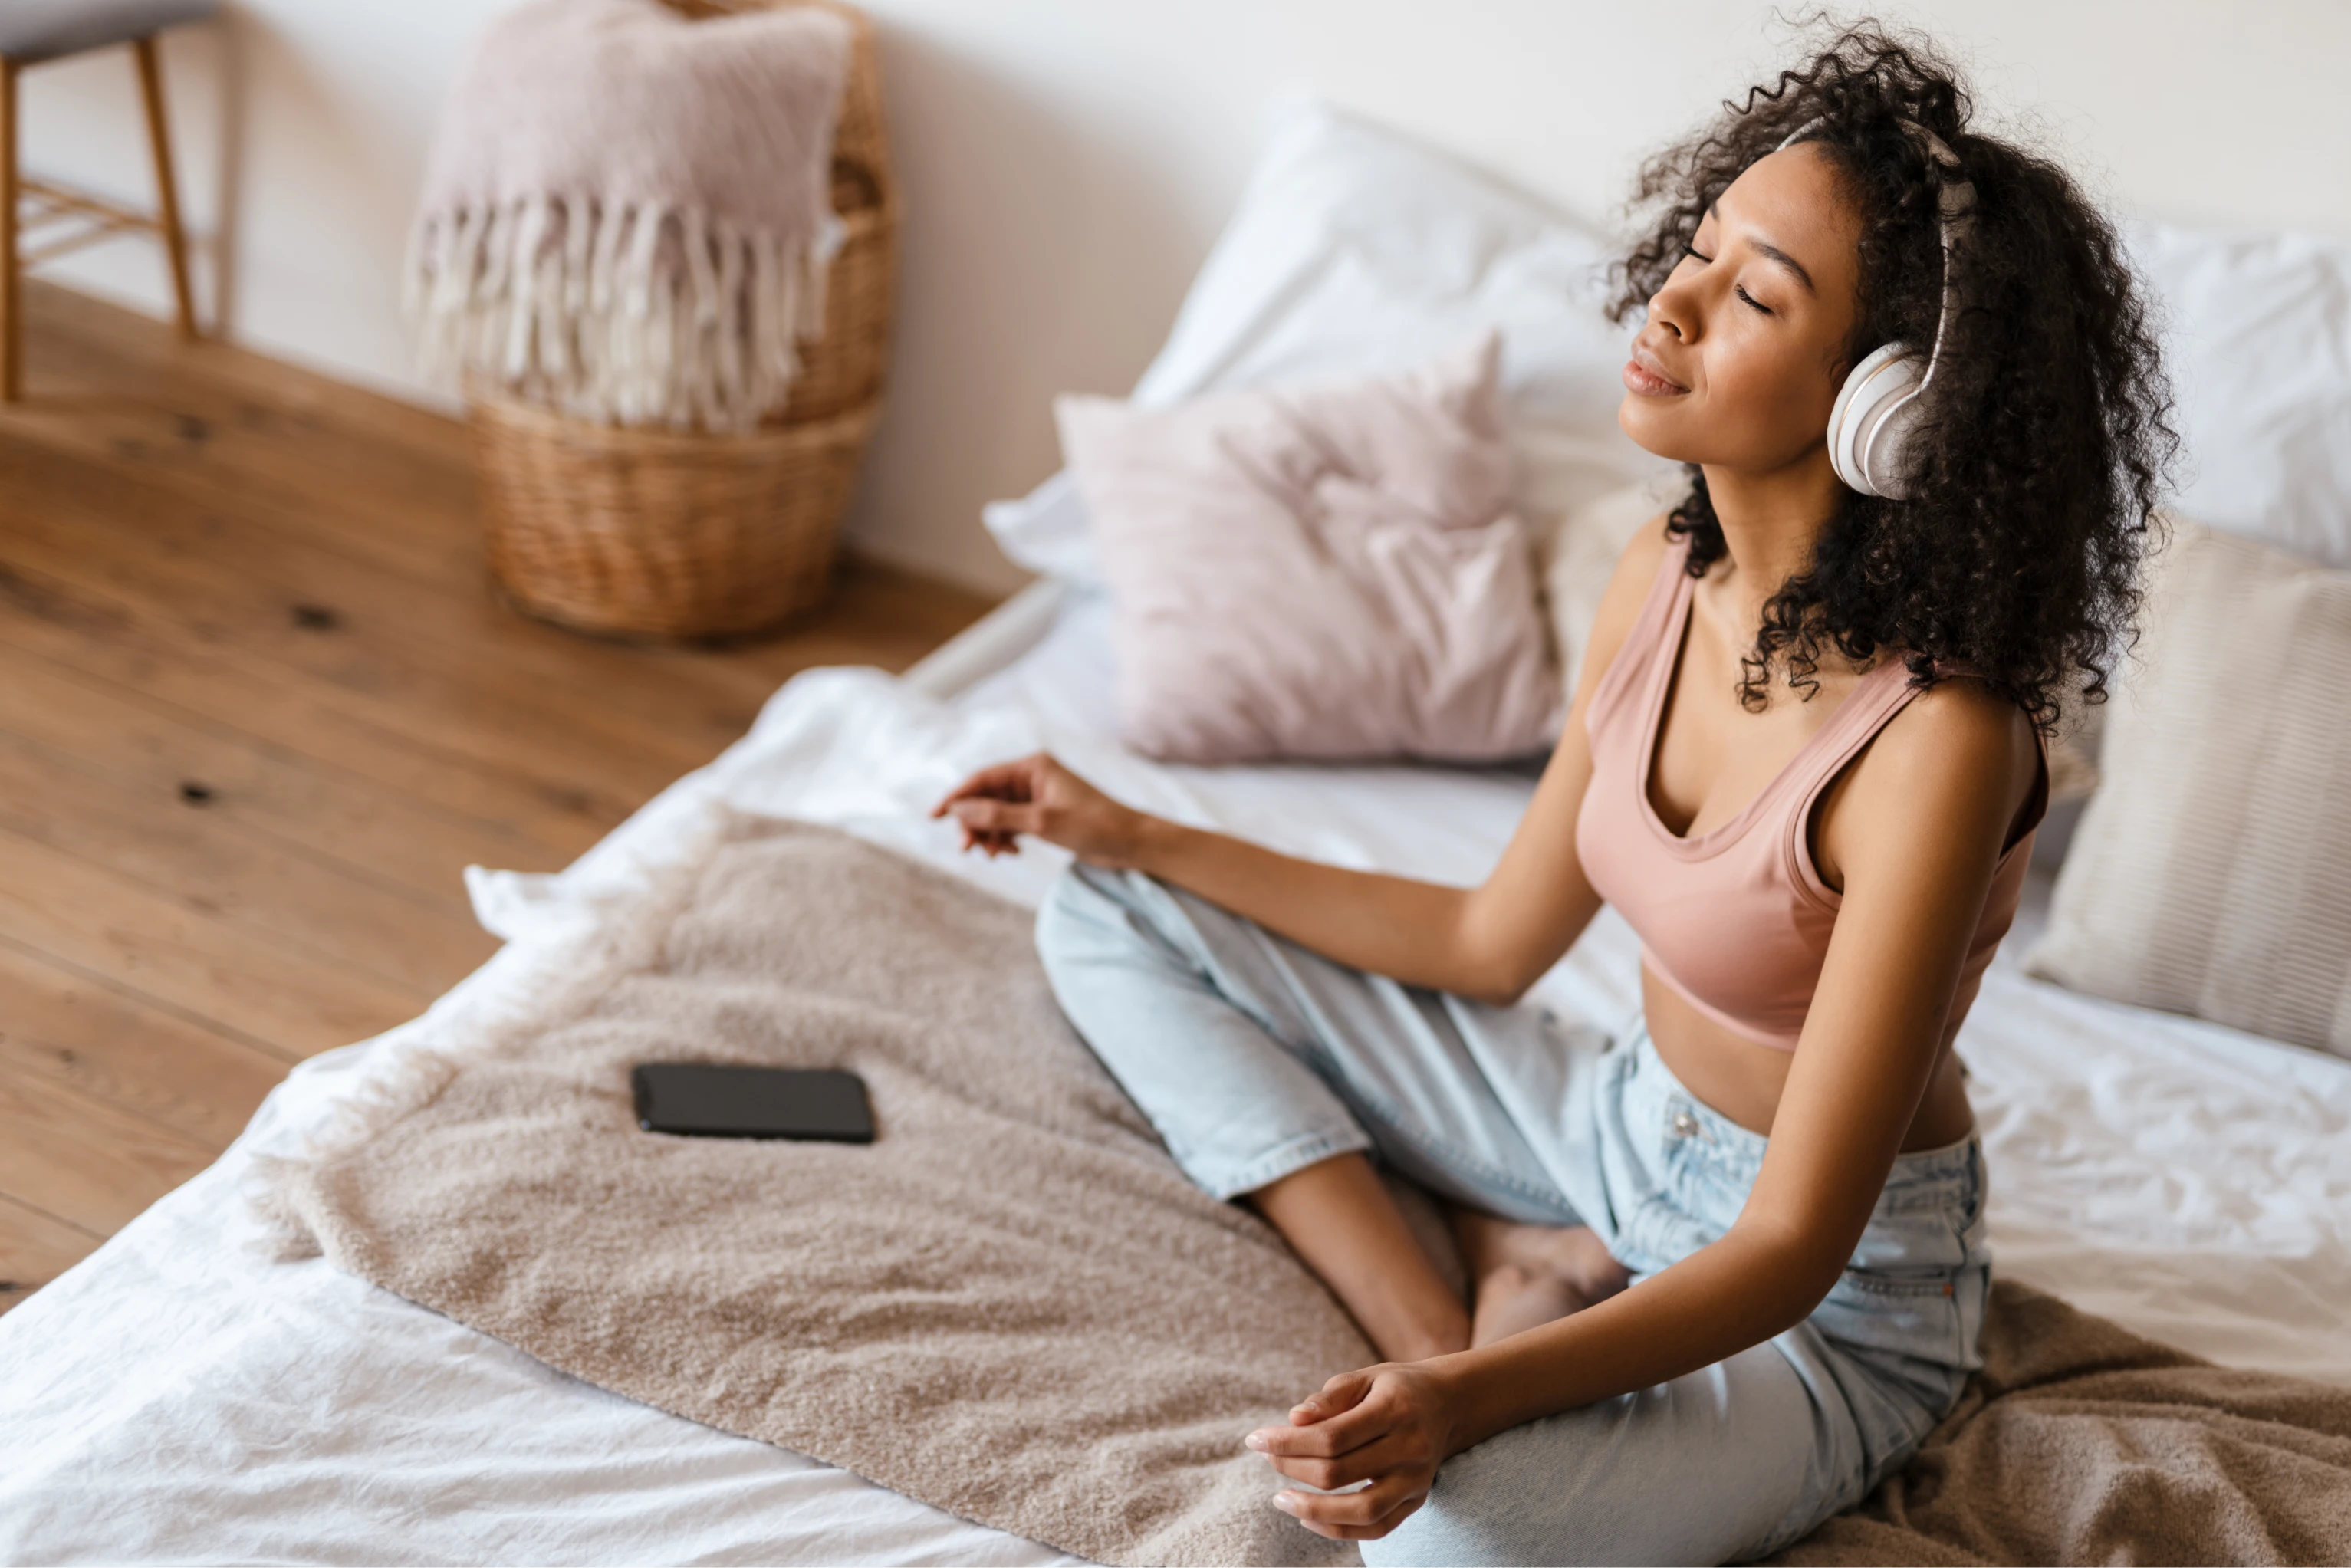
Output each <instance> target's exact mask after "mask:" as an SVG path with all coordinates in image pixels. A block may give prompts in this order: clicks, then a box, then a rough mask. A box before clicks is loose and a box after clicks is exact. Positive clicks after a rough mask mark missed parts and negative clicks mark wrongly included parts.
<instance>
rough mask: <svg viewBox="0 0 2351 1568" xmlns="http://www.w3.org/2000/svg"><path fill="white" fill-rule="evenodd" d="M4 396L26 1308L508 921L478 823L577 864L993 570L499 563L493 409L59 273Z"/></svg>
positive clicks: (924, 644) (3, 1072)
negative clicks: (738, 636)
mask: <svg viewBox="0 0 2351 1568" xmlns="http://www.w3.org/2000/svg"><path fill="white" fill-rule="evenodd" d="M27 316H28V318H29V322H30V328H31V330H30V333H29V340H28V343H27V367H28V374H27V393H28V397H27V401H26V402H25V403H23V404H20V405H18V406H16V407H15V408H0V1311H5V1310H6V1309H7V1308H8V1307H10V1306H13V1305H14V1304H16V1302H17V1301H21V1300H23V1299H24V1297H25V1295H26V1294H27V1293H28V1292H30V1291H34V1290H36V1289H37V1288H38V1287H39V1286H40V1285H41V1284H42V1283H44V1282H45V1281H47V1280H49V1279H51V1278H53V1277H55V1275H56V1274H57V1272H58V1271H59V1270H63V1269H65V1268H67V1267H68V1266H69V1265H71V1264H72V1263H73V1262H75V1261H76V1260H78V1259H79V1258H81V1257H82V1256H84V1255H85V1254H86V1253H88V1252H89V1250H90V1249H92V1248H94V1247H96V1246H97V1245H98V1244H99V1241H101V1240H103V1239H105V1238H106V1237H108V1236H109V1235H110V1234H112V1233H113V1232H114V1231H115V1230H116V1229H117V1228H120V1226H122V1225H123V1224H124V1223H125V1222H126V1221H128V1220H129V1219H131V1217H133V1216H134V1215H136V1214H138V1213H139V1212H140V1210H141V1209H143V1208H145V1207H147V1206H148V1205H149V1204H151V1203H152V1202H153V1201H154V1200H155V1199H156V1198H158V1197H162V1195H163V1194H164V1193H165V1192H167V1191H169V1190H170V1189H171V1188H172V1187H173V1186H177V1185H178V1184H179V1183H181V1182H183V1181H185V1180H186V1179H187V1178H188V1177H189V1176H193V1174H195V1172H196V1171H198V1170H199V1169H201V1168H202V1167H203V1166H205V1165H207V1164H209V1163H210V1162H211V1161H212V1159H213V1158H214V1155H217V1154H218V1153H219V1151H220V1150H221V1149H222V1148H223V1147H225V1145H227V1144H228V1142H229V1140H230V1139H232V1138H233V1137H235V1134H236V1133H237V1131H238V1130H239V1129H240V1128H241V1127H242V1126H243V1125H244V1124H245V1123H246V1119H247V1118H248V1117H249V1116H250V1115H251V1114H252V1113H253V1111H254V1108H255V1106H256V1105H257V1104H258V1103H260V1101H261V1098H262V1096H263V1095H264V1094H265V1093H266V1092H268V1090H269V1088H270V1086H271V1085H272V1084H274V1083H276V1082H277V1081H278V1080H279V1079H280V1078H282V1077H283V1076H284V1075H285V1073H286V1071H287V1069H288V1068H289V1067H291V1066H292V1065H293V1064H294V1063H296V1062H298V1061H301V1060H302V1059H303V1058H304V1057H306V1056H308V1055H311V1054H313V1053H315V1052H317V1051H324V1050H327V1049H329V1048H330V1047H333V1046H337V1045H341V1044H344V1043H346V1042H348V1041H350V1040H358V1039H360V1038H361V1037H363V1036H366V1035H370V1034H373V1033H375V1032H376V1031H378V1030H382V1029H385V1028H387V1027H389V1026H391V1025H392V1024H394V1023H397V1022H399V1021H400V1020H401V1019H405V1018H408V1017H410V1016H412V1015H413V1014H415V1013H416V1012H418V1011H419V1010H421V1009H423V1007H424V1005H425V1004H426V1003H427V1002H428V1001H430V1000H431V999H432V998H433V997H434V996H435V995H436V994H437V993H439V992H440V991H442V990H444V989H445V988H447V987H449V986H450V985H451V984H453V983H454V982H455V981H456V980H457V979H459V978H460V977H463V976H464V975H465V973H466V972H467V971H468V970H470V969H472V968H473V967H475V965H477V964H479V963H480V962H482V960H483V959H484V958H486V957H487V956H489V954H490V951H491V950H492V948H493V947H494V946H495V945H496V944H495V943H494V942H493V940H492V939H491V938H490V937H489V936H486V935H485V934H484V933H483V932H482V930H481V929H480V928H479V927H478V926H476V925H475V924H474V922H473V919H472V917H471V915H469V913H468V911H467V906H466V903H465V892H464V889H463V887H462V885H461V883H460V882H459V875H458V873H459V870H460V868H461V867H463V866H465V864H466V863H467V862H480V863H483V864H486V865H494V866H512V867H517V868H522V869H527V870H552V869H554V868H556V867H559V866H561V865H563V864H564V863H566V862H569V860H570V859H571V858H572V857H573V856H574V855H576V854H578V853H579V852H580V851H581V850H583V849H585V848H587V846H588V845H589V844H590V843H591V842H593V841H595V840H596V839H597V838H599V837H600V836H601V835H602V834H603V833H604V832H605V831H608V830H609V829H611V827H612V826H613V825H614V824H615V823H617V822H619V821H621V820H622V818H623V817H625V816H626V815H627V814H628V813H629V812H630V811H631V810H633V809H634V808H635V807H636V806H638V805H639V804H640V803H642V802H643V801H644V800H646V799H647V798H649V797H650V796H652V795H653V793H654V791H656V790H658V789H660V788H662V786H664V785H665V784H667V783H668V782H669V781H670V780H671V779H674V778H676V777H677V776H678V775H679V774H680V773H683V772H684V771H685V770H686V769H688V768H693V767H695V766H696V765H697V764H699V763H702V762H705V761H706V760H708V759H709V758H711V757H712V756H713V755H715V754H716V752H717V751H718V750H719V749H720V748H721V747H724V746H726V743H727V742H729V741H730V740H732V739H734V738H735V737H737V735H739V734H741V733H742V732H743V730H744V729H745V728H746V727H747V726H748V725H749V723H750V721H751V718H752V716H753V715H754V714H755V713H756V712H757V711H758V706H759V704H760V702H761V701H762V700H763V699H764V698H765V697H766V696H767V695H768V693H770V692H771V691H773V690H774V689H775V687H776V686H777V685H778V683H779V682H781V681H782V680H783V679H784V678H785V677H786V676H788V675H789V674H792V673H793V672H794V671H796V670H799V669H802V668H805V667H807V666H809V665H811V664H844V663H854V664H882V665H884V666H887V667H889V668H892V669H899V668H904V666H905V665H906V664H910V663H912V662H913V661H914V659H916V658H918V657H920V656H921V655H922V654H923V653H925V652H926V651H928V650H929V649H931V648H932V647H934V646H935V645H936V644H937V643H940V642H942V641H944V640H945V639H946V637H948V636H949V635H951V634H953V633H954V632H956V631H957V630H959V629H960V628H962V627H963V626H965V625H966V624H967V623H969V622H971V621H972V620H974V619H975V618H977V616H978V615H979V614H980V613H981V612H984V611H985V610H986V609H987V601H985V600H982V599H979V598H977V597H975V596H973V595H970V594H967V593H965V592H962V591H956V590H953V589H948V588H945V587H942V586H939V585H937V584H934V583H930V582H926V581H924V580H920V579H916V578H914V577H910V576H907V575H905V574H903V573H898V572H893V571H889V570H883V569H881V568H878V567H873V566H870V565H860V564H857V563H854V562H852V564H851V565H850V566H849V567H848V568H847V569H846V570H845V571H844V573H843V576H842V580H841V584H840V588H839V591H838V592H837V593H836V595H835V597H834V599H833V600H832V601H831V604H830V605H829V607H827V608H826V609H824V610H823V611H821V612H818V613H816V614H814V615H812V616H810V618H808V619H807V620H806V621H805V622H802V623H800V624H799V625H797V626H795V627H794V628H793V629H791V630H790V631H789V632H788V633H787V634H785V635H783V636H780V637H778V638H775V639H773V640H770V641H767V642H763V643H756V644H751V645H746V646H739V647H734V648H728V649H721V650H707V649H694V650H687V649H674V648H640V647H628V646H622V645H619V644H614V643H599V642H595V641H591V640H588V639H584V638H580V637H577V636H573V635H571V634H569V633H566V632H559V631H556V630H554V629H552V628H550V627H546V626H542V625H539V624H537V623H535V622H530V621H527V620H524V619H522V618H521V617H519V616H517V615H515V614H513V613H512V612H508V611H507V610H505V609H502V608H500V607H499V606H497V605H496V604H495V603H494V602H493V601H492V600H491V598H490V596H489V593H488V591H487V590H486V586H485V581H484V577H483V570H482V564H481V549H480V542H479V539H478V538H477V535H476V531H475V523H474V507H473V481H472V476H471V473H470V471H469V468H468V458H467V448H466V443H465V433H464V430H463V427H462V426H460V425H457V424H455V423H452V422H450V421H447V420H444V419H441V418H439V417H436V416H434V415H432V414H429V413H421V412H419V411H417V410H414V409H412V408H407V407H404V406H402V405H400V404H397V403H393V402H388V401H385V400H383V399H381V398H377V397H374V396H371V395H370V394H368V393H365V392H357V391H354V390H352V389H350V388H349V387H345V386H341V385H339V384H337V383H334V382H328V381H324V380H321V379H319V378H318V377H315V376H311V375H308V374H305V373H303V372H301V371H294V370H291V369H288V368H287V367H286V366H284V365H282V364H278V363H276V362H273V361H267V360H264V359H260V358H258V357H256V356H254V355H250V354H246V353H243V352H241V351H238V350H233V349H229V348H225V347H222V346H219V345H197V346H194V347H183V346H181V345H179V344H178V343H176V342H175V341H174V340H173V339H172V335H171V333H170V332H169V330H168V329H164V328H162V327H161V326H158V325H157V324H155V323H153V322H151V321H149V320H147V319H144V318H141V317H137V316H133V315H131V314H129V313H126V312H123V311H120V310H117V309H114V308H110V307H108V306H105V305H101V304H98V303H96V302H94V301H91V300H89V299H87V298H82V297H80V296H78V295H74V294H70V293H67V292H65V291H63V290H59V289H55V288H47V287H40V286H38V285H33V286H30V287H28V289H27Z"/></svg>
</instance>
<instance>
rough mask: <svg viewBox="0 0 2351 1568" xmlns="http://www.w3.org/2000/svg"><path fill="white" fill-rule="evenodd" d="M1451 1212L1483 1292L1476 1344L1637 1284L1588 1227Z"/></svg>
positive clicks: (1473, 1325)
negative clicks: (1545, 1223) (1536, 1222)
mask: <svg viewBox="0 0 2351 1568" xmlns="http://www.w3.org/2000/svg"><path fill="white" fill-rule="evenodd" d="M1452 1218H1453V1234H1454V1236H1455V1238H1456V1239H1458V1241H1459V1243H1460V1246H1461V1259H1462V1261H1463V1262H1464V1263H1465V1264H1467V1265H1468V1270H1469V1278H1470V1280H1471V1281H1472V1283H1473V1284H1474V1285H1475V1287H1476V1290H1477V1307H1476V1311H1475V1312H1474V1314H1473V1316H1472V1318H1471V1320H1470V1328H1469V1343H1471V1344H1472V1345H1481V1344H1490V1343H1493V1342H1494V1341H1495V1340H1498V1339H1507V1338H1508V1337H1509V1336H1510V1335H1511V1334H1514V1333H1524V1332H1525V1331H1526V1330H1528V1329H1531V1328H1538V1327H1541V1325H1542V1324H1544V1323H1547V1322H1551V1321H1552V1320H1553V1319H1554V1318H1563V1317H1565V1316H1567V1314H1568V1313H1570V1312H1582V1311H1583V1309H1584V1308H1586V1307H1588V1306H1592V1305H1593V1304H1594V1303H1595V1302H1599V1301H1606V1300H1607V1299H1608V1298H1609V1297H1611V1296H1613V1295H1614V1294H1615V1293H1616V1292H1617V1291H1621V1290H1623V1289H1624V1288H1625V1286H1626V1285H1627V1284H1630V1283H1631V1282H1632V1275H1631V1274H1630V1273H1629V1272H1628V1271H1627V1270H1625V1266H1624V1265H1623V1264H1622V1263H1619V1262H1617V1261H1616V1260H1615V1259H1614V1258H1611V1257H1610V1256H1609V1255H1608V1249H1606V1248H1605V1247H1603V1246H1602V1245H1601V1244H1600V1238H1598V1237H1597V1236H1594V1235H1593V1233H1592V1228H1591V1227H1589V1226H1584V1225H1576V1226H1566V1227H1562V1226H1552V1225H1518V1224H1514V1223H1512V1222H1511V1221H1510V1220H1507V1219H1498V1218H1495V1217H1494V1216H1492V1215H1490V1214H1481V1213H1479V1212H1478V1211H1477V1210H1476V1209H1470V1208H1456V1209H1454V1210H1453V1217H1452Z"/></svg>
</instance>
